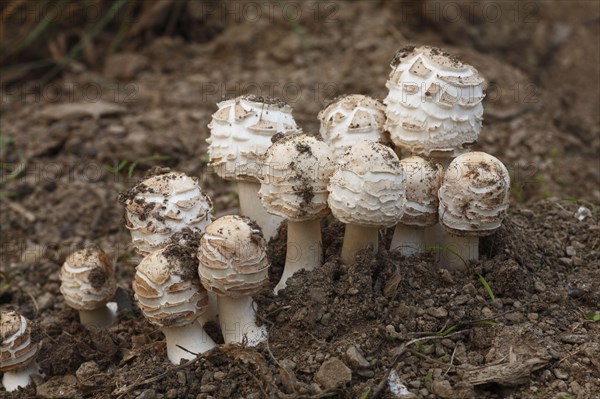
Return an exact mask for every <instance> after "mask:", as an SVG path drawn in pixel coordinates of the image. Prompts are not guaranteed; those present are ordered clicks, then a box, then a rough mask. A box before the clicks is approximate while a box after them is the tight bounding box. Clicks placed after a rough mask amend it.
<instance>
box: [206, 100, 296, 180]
mask: <svg viewBox="0 0 600 399" xmlns="http://www.w3.org/2000/svg"><path fill="white" fill-rule="evenodd" d="M217 105H218V107H219V109H218V110H217V112H215V113H214V114H213V116H212V121H211V122H210V124H209V125H208V128H209V129H210V138H209V139H207V140H206V141H207V143H208V144H209V146H208V153H209V156H210V166H211V167H212V168H213V170H214V171H215V172H216V173H217V174H218V175H219V176H221V177H222V178H223V179H228V180H250V181H257V180H258V178H259V174H260V171H261V167H260V164H261V162H260V156H262V155H263V154H264V153H265V151H266V150H267V148H268V147H269V146H270V145H271V137H272V136H273V135H275V134H278V133H282V134H286V135H287V134H295V133H300V132H301V129H300V128H298V126H297V125H296V122H295V121H294V117H293V116H292V107H290V106H289V105H287V104H286V103H285V102H283V101H281V100H277V99H274V98H263V97H257V96H241V97H237V98H234V99H230V100H226V101H222V102H220V103H218V104H217Z"/></svg>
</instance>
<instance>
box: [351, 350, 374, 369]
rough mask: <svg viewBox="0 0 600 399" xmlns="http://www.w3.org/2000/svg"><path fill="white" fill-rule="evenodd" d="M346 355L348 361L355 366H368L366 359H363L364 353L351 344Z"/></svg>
mask: <svg viewBox="0 0 600 399" xmlns="http://www.w3.org/2000/svg"><path fill="white" fill-rule="evenodd" d="M346 356H347V358H348V362H349V363H350V364H351V365H353V366H355V367H362V368H367V367H369V366H370V364H369V362H368V361H367V359H365V357H364V355H363V354H362V353H361V352H360V350H359V349H358V348H357V347H356V346H354V345H351V346H350V347H349V348H348V350H347V351H346Z"/></svg>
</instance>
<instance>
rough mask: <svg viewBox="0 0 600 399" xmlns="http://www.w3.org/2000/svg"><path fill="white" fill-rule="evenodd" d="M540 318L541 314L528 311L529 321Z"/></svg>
mask: <svg viewBox="0 0 600 399" xmlns="http://www.w3.org/2000/svg"><path fill="white" fill-rule="evenodd" d="M539 318H540V315H538V314H537V313H528V314H527V320H529V321H537V320H538V319H539Z"/></svg>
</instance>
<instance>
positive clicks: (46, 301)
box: [37, 292, 56, 312]
mask: <svg viewBox="0 0 600 399" xmlns="http://www.w3.org/2000/svg"><path fill="white" fill-rule="evenodd" d="M55 302H56V296H55V295H53V294H52V293H50V292H45V293H43V294H42V295H40V296H39V297H38V299H37V304H38V308H39V309H40V311H42V312H43V311H44V310H48V309H50V308H51V307H52V306H54V303H55Z"/></svg>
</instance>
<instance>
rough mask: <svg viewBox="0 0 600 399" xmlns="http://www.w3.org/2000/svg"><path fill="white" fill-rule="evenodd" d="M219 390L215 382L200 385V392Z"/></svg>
mask: <svg viewBox="0 0 600 399" xmlns="http://www.w3.org/2000/svg"><path fill="white" fill-rule="evenodd" d="M216 390H217V386H216V385H213V384H206V385H202V386H201V387H200V392H204V393H211V392H214V391H216Z"/></svg>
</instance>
